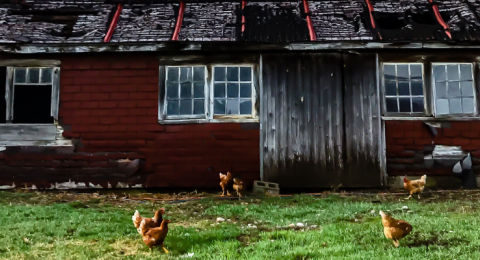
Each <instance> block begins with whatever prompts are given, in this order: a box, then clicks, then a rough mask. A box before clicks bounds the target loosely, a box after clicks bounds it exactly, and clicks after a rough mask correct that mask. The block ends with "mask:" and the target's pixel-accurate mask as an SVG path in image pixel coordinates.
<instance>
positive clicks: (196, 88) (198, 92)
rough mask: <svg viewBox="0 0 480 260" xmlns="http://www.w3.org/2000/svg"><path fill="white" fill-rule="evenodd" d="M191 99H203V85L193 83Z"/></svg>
mask: <svg viewBox="0 0 480 260" xmlns="http://www.w3.org/2000/svg"><path fill="white" fill-rule="evenodd" d="M193 97H194V98H204V97H205V83H194V84H193Z"/></svg>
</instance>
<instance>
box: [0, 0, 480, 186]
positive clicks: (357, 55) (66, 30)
mask: <svg viewBox="0 0 480 260" xmlns="http://www.w3.org/2000/svg"><path fill="white" fill-rule="evenodd" d="M0 21H1V25H0V84H2V85H0V96H5V99H3V98H2V99H0V115H1V116H0V188H2V189H10V188H15V187H27V188H32V189H68V188H72V189H73V188H75V189H76V188H140V187H196V188H210V187H218V182H219V179H218V173H219V172H225V171H232V172H234V173H235V174H238V175H240V176H242V178H243V179H244V180H245V181H246V182H247V183H248V184H249V185H251V184H252V183H253V181H254V180H264V181H271V182H277V183H279V184H280V186H281V187H289V188H307V187H310V188H330V187H338V186H340V185H341V186H342V187H351V188H356V187H363V188H370V187H371V188H376V187H384V186H387V185H391V184H392V183H396V182H398V180H399V179H400V178H401V177H403V176H404V175H405V174H407V175H409V176H419V175H423V174H427V175H428V176H430V177H431V178H433V179H434V180H436V181H435V183H438V184H439V185H440V184H441V183H444V184H449V183H451V182H452V181H451V178H452V174H453V173H452V167H453V166H454V165H455V164H456V163H457V162H458V161H459V160H463V159H464V158H465V157H467V156H468V155H470V157H471V159H472V162H473V167H472V169H473V172H479V173H480V170H479V169H478V167H477V166H476V165H477V164H478V162H480V161H479V159H480V158H479V157H480V117H479V115H478V112H479V105H478V99H477V96H478V89H479V83H478V82H477V81H476V78H477V77H479V76H480V71H479V69H478V62H479V60H480V44H479V40H480V3H477V2H476V1H460V0H444V1H435V2H434V1H432V0H421V1H418V0H395V1H393V0H321V1H320V0H317V1H313V0H297V1H257V0H253V1H240V0H237V1H210V0H180V1H178V0H175V1H161V0H157V1H154V0H149V1H145V0H65V1H57V0H35V1H29V0H3V1H0ZM477 53H479V55H477ZM187 108H188V109H187ZM3 115H5V117H4V116H3ZM477 158H479V159H477Z"/></svg>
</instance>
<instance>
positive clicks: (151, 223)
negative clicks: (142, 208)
mask: <svg viewBox="0 0 480 260" xmlns="http://www.w3.org/2000/svg"><path fill="white" fill-rule="evenodd" d="M163 214H165V209H164V208H161V209H159V210H157V212H155V216H154V217H153V218H144V217H142V216H140V213H138V210H135V213H134V214H133V216H132V221H133V225H134V226H135V228H136V229H137V231H138V233H139V234H140V235H142V236H143V235H145V234H146V233H147V232H148V230H149V229H150V228H156V227H159V226H160V224H162V221H163V217H162V215H163ZM143 221H145V224H144V225H143V227H142V225H141V223H142V222H143Z"/></svg>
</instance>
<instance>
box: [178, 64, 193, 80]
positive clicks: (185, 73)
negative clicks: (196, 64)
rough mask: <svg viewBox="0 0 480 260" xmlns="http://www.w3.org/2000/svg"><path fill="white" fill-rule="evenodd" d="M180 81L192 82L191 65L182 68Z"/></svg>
mask: <svg viewBox="0 0 480 260" xmlns="http://www.w3.org/2000/svg"><path fill="white" fill-rule="evenodd" d="M180 82H192V68H191V67H182V68H180Z"/></svg>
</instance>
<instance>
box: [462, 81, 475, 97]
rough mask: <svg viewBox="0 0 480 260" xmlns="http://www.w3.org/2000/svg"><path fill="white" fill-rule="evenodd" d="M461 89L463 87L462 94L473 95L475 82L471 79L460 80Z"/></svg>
mask: <svg viewBox="0 0 480 260" xmlns="http://www.w3.org/2000/svg"><path fill="white" fill-rule="evenodd" d="M460 89H461V93H462V96H464V97H465V96H467V97H468V96H470V97H473V82H471V81H464V82H460Z"/></svg>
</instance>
